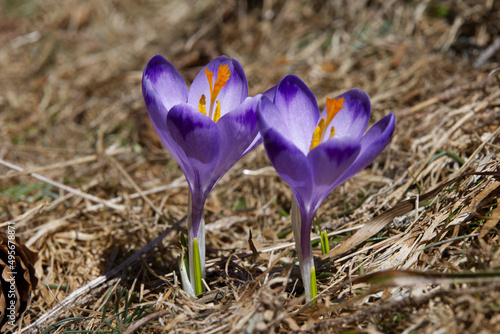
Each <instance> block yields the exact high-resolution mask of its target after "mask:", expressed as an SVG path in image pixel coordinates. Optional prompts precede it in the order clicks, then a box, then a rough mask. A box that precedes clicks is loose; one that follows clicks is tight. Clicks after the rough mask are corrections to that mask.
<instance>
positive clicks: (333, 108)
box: [309, 97, 344, 151]
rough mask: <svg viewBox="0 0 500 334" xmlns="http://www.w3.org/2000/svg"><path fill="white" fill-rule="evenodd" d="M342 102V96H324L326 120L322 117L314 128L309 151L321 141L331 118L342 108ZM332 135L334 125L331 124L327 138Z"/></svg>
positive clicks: (333, 133)
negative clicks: (330, 97)
mask: <svg viewBox="0 0 500 334" xmlns="http://www.w3.org/2000/svg"><path fill="white" fill-rule="evenodd" d="M343 104H344V98H343V97H340V98H339V97H337V98H333V99H329V98H326V121H325V118H324V117H323V118H322V119H321V120H320V121H319V123H318V126H317V127H316V129H315V130H314V133H313V137H312V140H311V147H310V148H309V151H310V150H312V149H313V148H315V147H316V146H318V145H319V144H320V143H322V142H323V140H324V136H325V131H326V129H327V128H328V126H329V125H330V123H331V122H332V120H333V118H334V117H335V116H336V115H337V114H338V113H339V111H340V110H342V108H343ZM334 135H335V127H334V126H332V128H331V130H330V136H329V137H328V139H330V138H332V137H333V136H334Z"/></svg>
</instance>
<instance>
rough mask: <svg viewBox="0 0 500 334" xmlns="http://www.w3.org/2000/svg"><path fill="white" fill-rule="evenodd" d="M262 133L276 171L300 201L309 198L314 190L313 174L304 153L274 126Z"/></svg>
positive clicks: (268, 154)
mask: <svg viewBox="0 0 500 334" xmlns="http://www.w3.org/2000/svg"><path fill="white" fill-rule="evenodd" d="M261 133H262V137H263V138H264V147H265V149H266V152H267V156H268V157H269V160H270V161H271V164H272V165H273V166H274V169H276V172H278V174H279V176H280V177H281V178H282V179H283V181H285V182H286V183H288V185H289V186H290V188H292V191H293V193H294V195H295V197H296V198H297V200H298V201H299V202H300V201H301V200H302V199H303V198H309V197H310V195H311V191H312V188H311V187H312V179H311V178H312V176H311V171H310V167H309V164H308V162H307V158H306V156H305V155H304V153H302V151H301V150H299V148H298V147H297V146H295V144H294V143H292V142H290V141H289V140H288V139H286V138H285V137H284V136H283V135H281V134H280V133H279V132H278V131H276V130H275V129H273V128H270V129H267V130H265V131H264V132H262V131H261Z"/></svg>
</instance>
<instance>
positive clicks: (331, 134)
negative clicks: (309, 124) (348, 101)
mask: <svg viewBox="0 0 500 334" xmlns="http://www.w3.org/2000/svg"><path fill="white" fill-rule="evenodd" d="M333 136H335V127H334V126H332V130H331V131H330V137H329V138H332V137H333Z"/></svg>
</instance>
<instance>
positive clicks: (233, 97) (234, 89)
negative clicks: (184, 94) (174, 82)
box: [188, 56, 248, 117]
mask: <svg viewBox="0 0 500 334" xmlns="http://www.w3.org/2000/svg"><path fill="white" fill-rule="evenodd" d="M221 65H227V66H228V67H229V71H230V72H231V75H230V76H229V80H228V81H227V83H226V84H225V86H224V87H222V89H221V90H220V93H219V95H218V96H217V100H218V101H219V102H220V105H221V117H222V116H223V115H224V114H226V113H228V112H229V111H231V110H233V109H235V108H236V107H238V106H239V105H240V104H241V103H242V102H243V100H244V99H245V98H247V97H248V82H247V78H246V76H245V72H244V71H243V67H241V64H240V63H239V62H238V60H236V59H234V58H229V57H227V56H220V57H217V58H215V59H214V60H212V61H211V62H210V63H208V65H207V66H206V68H207V69H208V70H209V71H211V72H212V73H213V74H214V77H213V84H215V81H216V79H217V73H218V71H219V67H220V66H221ZM202 94H203V95H205V98H206V101H207V104H210V85H209V82H208V79H207V75H206V73H205V68H203V69H202V70H201V71H200V73H198V75H196V78H194V80H193V84H192V85H191V88H190V89H189V96H188V103H189V104H190V105H192V106H195V107H196V108H197V107H198V104H199V103H200V98H201V95H202ZM207 109H208V107H207Z"/></svg>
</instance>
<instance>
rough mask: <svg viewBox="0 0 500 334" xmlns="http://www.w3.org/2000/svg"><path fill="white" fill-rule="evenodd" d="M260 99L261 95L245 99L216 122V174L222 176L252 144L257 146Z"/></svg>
mask: <svg viewBox="0 0 500 334" xmlns="http://www.w3.org/2000/svg"><path fill="white" fill-rule="evenodd" d="M260 99H261V95H257V96H255V97H252V98H250V97H249V98H247V99H246V100H245V101H243V103H242V104H241V105H240V106H238V107H237V108H236V109H234V110H233V111H231V112H229V113H227V114H226V115H224V116H223V117H221V118H220V119H219V121H218V122H217V126H218V127H219V135H220V159H219V163H218V164H217V172H216V174H221V175H220V176H222V175H223V174H224V173H226V172H227V171H228V170H229V168H231V166H233V165H234V164H235V163H236V162H237V161H238V160H239V159H240V158H241V157H242V156H243V155H244V154H246V153H248V152H249V150H248V149H249V148H253V147H251V146H252V144H253V145H255V144H256V143H257V144H258V142H257V141H258V139H259V138H260V137H261V136H260V134H259V127H258V126H257V104H258V103H259V101H260ZM257 137H258V138H257ZM254 147H255V146H254ZM218 178H219V177H218Z"/></svg>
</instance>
